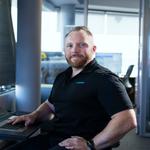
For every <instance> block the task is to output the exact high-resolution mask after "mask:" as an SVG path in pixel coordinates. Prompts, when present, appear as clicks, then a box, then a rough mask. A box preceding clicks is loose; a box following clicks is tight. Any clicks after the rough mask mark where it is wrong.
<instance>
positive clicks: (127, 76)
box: [122, 65, 134, 89]
mask: <svg viewBox="0 0 150 150" xmlns="http://www.w3.org/2000/svg"><path fill="white" fill-rule="evenodd" d="M133 67H134V65H130V66H129V67H128V69H127V72H126V74H125V76H124V77H123V79H122V81H123V83H124V85H125V87H126V88H127V89H130V88H132V85H131V83H130V81H129V78H130V75H131V73H132V70H133Z"/></svg>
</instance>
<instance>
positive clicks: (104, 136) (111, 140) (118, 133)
mask: <svg viewBox="0 0 150 150" xmlns="http://www.w3.org/2000/svg"><path fill="white" fill-rule="evenodd" d="M135 127H136V117H135V112H134V110H133V109H129V110H124V111H121V112H119V113H117V114H115V115H113V116H112V119H111V121H110V122H109V123H108V125H107V126H106V127H105V128H104V130H102V131H101V132H100V133H99V134H97V135H96V136H95V137H94V138H93V142H94V147H95V149H96V150H101V149H104V148H106V147H109V146H112V145H113V144H115V143H116V142H118V141H119V140H120V139H121V138H122V137H123V136H124V135H125V134H126V133H127V132H128V131H130V130H131V129H133V128H135ZM59 146H62V147H65V148H67V149H75V150H76V149H78V150H87V149H89V147H88V145H87V141H86V140H85V139H84V138H82V137H78V136H73V137H71V138H68V139H65V140H63V141H62V142H60V143H59Z"/></svg>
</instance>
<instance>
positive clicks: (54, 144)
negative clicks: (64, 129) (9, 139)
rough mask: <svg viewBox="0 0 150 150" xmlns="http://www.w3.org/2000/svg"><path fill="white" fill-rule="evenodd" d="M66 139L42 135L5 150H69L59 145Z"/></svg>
mask: <svg viewBox="0 0 150 150" xmlns="http://www.w3.org/2000/svg"><path fill="white" fill-rule="evenodd" d="M66 138H68V137H62V136H60V135H56V134H50V135H48V134H42V135H38V136H35V137H32V138H29V139H27V140H25V141H21V142H18V143H17V144H15V145H12V146H11V147H9V148H7V149H5V150H67V149H66V148H64V147H60V146H59V145H58V143H59V142H61V141H62V140H64V139H66ZM104 150H111V148H106V149H104Z"/></svg>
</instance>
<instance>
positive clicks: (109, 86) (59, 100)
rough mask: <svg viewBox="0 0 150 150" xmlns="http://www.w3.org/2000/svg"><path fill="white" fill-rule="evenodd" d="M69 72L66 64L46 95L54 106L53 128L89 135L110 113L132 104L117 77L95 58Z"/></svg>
mask: <svg viewBox="0 0 150 150" xmlns="http://www.w3.org/2000/svg"><path fill="white" fill-rule="evenodd" d="M71 74H72V69H71V67H70V68H68V69H67V70H66V71H64V72H63V73H61V74H59V75H58V76H57V77H56V80H55V82H54V85H53V89H52V92H51V95H50V97H49V102H50V103H52V104H53V105H54V107H55V118H54V119H53V121H52V124H53V125H54V127H55V130H56V131H57V132H60V133H62V134H64V135H68V136H72V135H76V136H77V135H78V136H82V137H85V138H92V137H94V136H95V135H96V134H98V133H99V132H100V131H101V130H103V129H104V128H105V126H106V125H107V123H108V122H109V121H110V119H111V116H112V115H114V114H115V113H118V112H120V111H123V110H125V109H129V108H132V103H131V101H130V99H129V97H128V94H127V93H126V90H125V87H124V85H123V84H122V82H121V81H120V79H119V78H118V77H117V76H116V75H115V74H114V73H112V72H111V71H109V70H108V69H106V68H104V67H102V66H100V65H99V64H98V63H97V62H96V60H95V59H94V60H93V61H91V62H90V63H89V64H88V65H87V66H86V67H85V68H84V70H83V71H82V72H80V73H79V74H78V75H76V76H75V77H73V78H71Z"/></svg>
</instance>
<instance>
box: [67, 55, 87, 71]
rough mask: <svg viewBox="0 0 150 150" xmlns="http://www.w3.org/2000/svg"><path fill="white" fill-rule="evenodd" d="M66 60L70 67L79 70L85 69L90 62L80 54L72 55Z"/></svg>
mask: <svg viewBox="0 0 150 150" xmlns="http://www.w3.org/2000/svg"><path fill="white" fill-rule="evenodd" d="M66 60H67V62H68V64H69V65H71V66H72V67H74V68H78V69H79V68H83V67H84V66H85V65H86V64H87V62H88V58H87V57H85V56H83V55H79V54H75V55H72V56H70V57H69V58H67V57H66Z"/></svg>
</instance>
